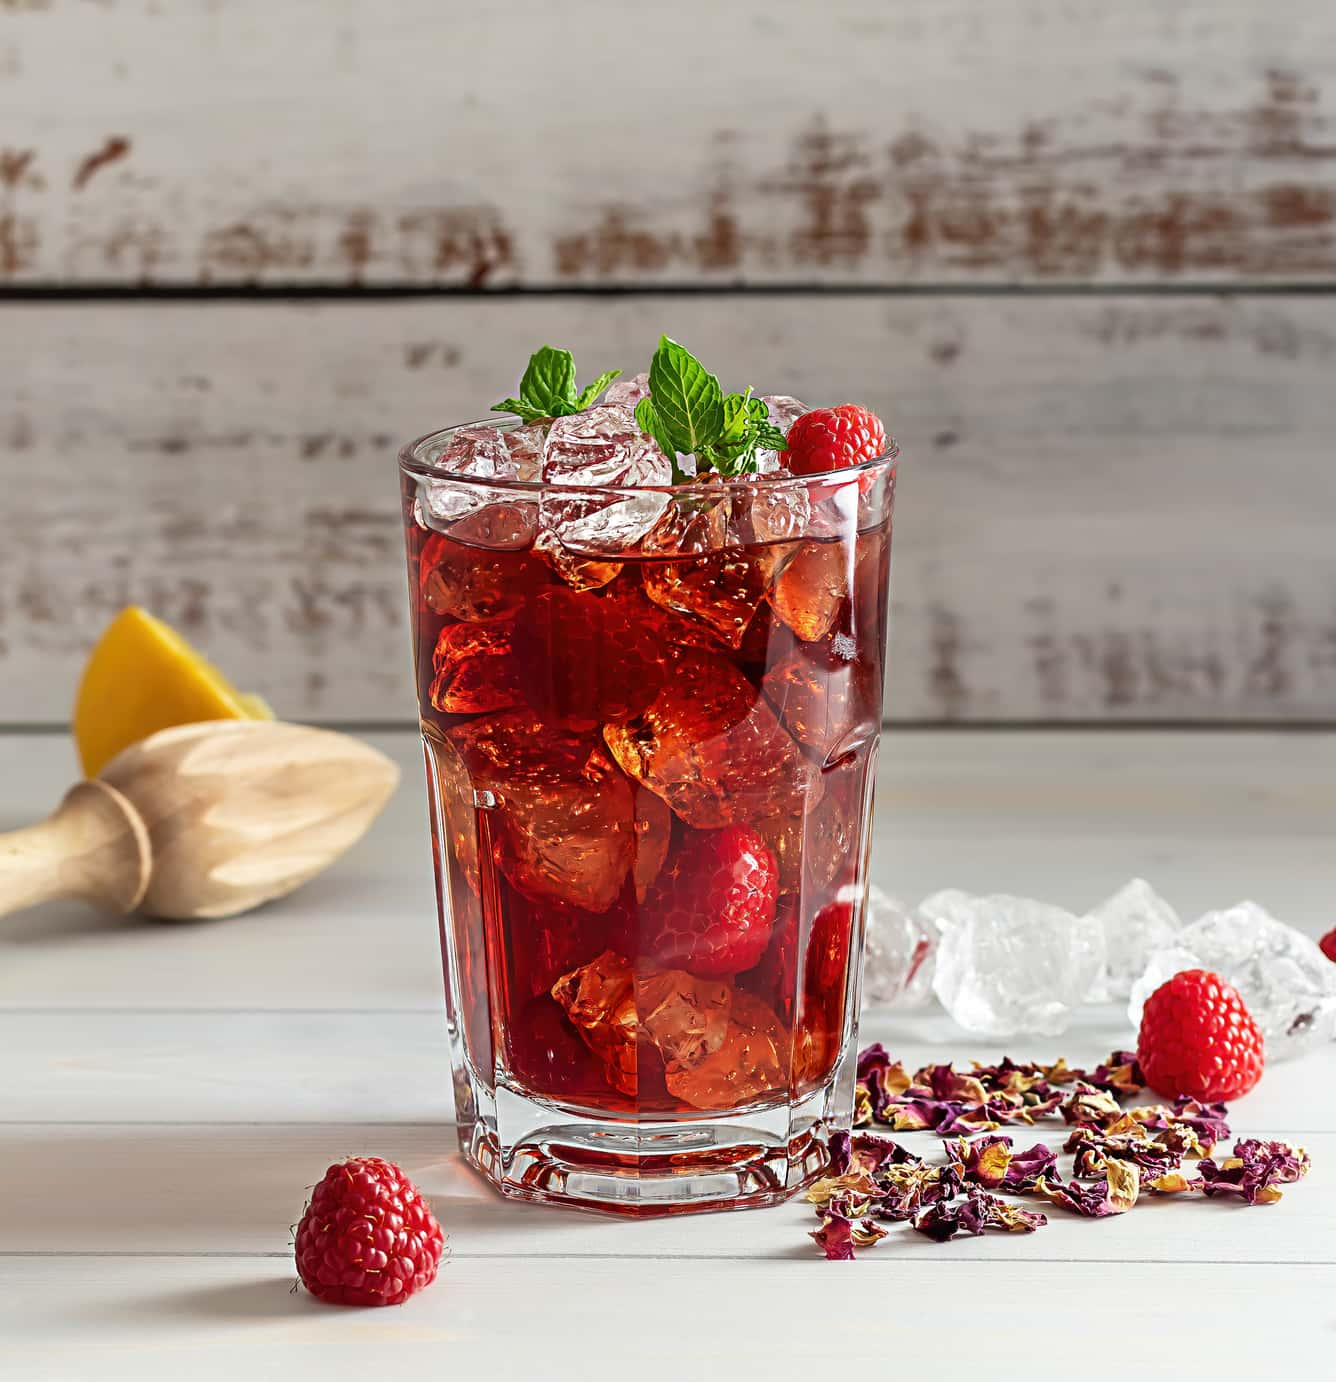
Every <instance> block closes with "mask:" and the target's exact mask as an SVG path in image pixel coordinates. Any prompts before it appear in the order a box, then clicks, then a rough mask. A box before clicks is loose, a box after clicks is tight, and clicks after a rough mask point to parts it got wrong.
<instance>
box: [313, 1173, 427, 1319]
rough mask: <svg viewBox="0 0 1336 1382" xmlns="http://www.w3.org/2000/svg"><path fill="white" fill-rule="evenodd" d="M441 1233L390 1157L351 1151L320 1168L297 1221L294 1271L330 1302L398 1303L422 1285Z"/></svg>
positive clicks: (415, 1188)
mask: <svg viewBox="0 0 1336 1382" xmlns="http://www.w3.org/2000/svg"><path fill="white" fill-rule="evenodd" d="M444 1247H445V1237H444V1235H443V1234H442V1233H441V1226H440V1224H438V1223H437V1222H436V1216H435V1215H434V1214H432V1212H431V1210H430V1208H429V1207H428V1206H427V1203H426V1201H425V1200H424V1199H423V1198H422V1195H421V1193H420V1192H419V1190H418V1188H417V1186H416V1185H414V1184H413V1182H412V1181H411V1180H409V1179H408V1177H407V1176H406V1175H404V1173H403V1172H402V1171H401V1170H400V1169H399V1167H397V1166H396V1165H395V1164H394V1163H393V1162H392V1161H383V1160H382V1159H381V1158H380V1157H378V1156H355V1157H349V1158H348V1160H347V1161H340V1162H337V1163H335V1165H333V1166H331V1167H330V1168H329V1170H328V1171H326V1172H325V1175H324V1179H322V1180H321V1182H320V1184H319V1185H317V1186H316V1187H315V1189H314V1190H313V1191H312V1192H311V1202H310V1203H309V1204H308V1205H307V1206H306V1212H305V1213H304V1214H303V1215H302V1217H301V1222H300V1223H299V1224H298V1225H297V1243H296V1257H297V1275H298V1276H299V1277H301V1281H302V1285H303V1286H305V1287H306V1289H307V1290H308V1291H310V1293H311V1294H312V1295H313V1296H316V1297H317V1298H318V1299H320V1300H324V1301H330V1302H332V1303H333V1304H336V1305H399V1304H400V1303H401V1302H403V1301H406V1300H407V1299H408V1297H409V1296H411V1295H413V1294H414V1293H416V1292H417V1291H420V1290H421V1289H422V1288H423V1287H424V1286H430V1285H431V1283H432V1282H433V1281H434V1280H435V1279H436V1269H437V1267H439V1266H440V1262H441V1253H442V1251H443V1250H444Z"/></svg>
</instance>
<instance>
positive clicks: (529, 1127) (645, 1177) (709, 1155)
mask: <svg viewBox="0 0 1336 1382" xmlns="http://www.w3.org/2000/svg"><path fill="white" fill-rule="evenodd" d="M842 1064H847V1062H845V1063H842ZM840 1073H842V1072H840ZM843 1083H844V1081H843V1080H841V1079H840V1078H839V1074H838V1073H837V1075H836V1076H835V1077H834V1078H832V1079H831V1080H830V1081H829V1083H828V1084H826V1085H825V1086H823V1087H821V1088H819V1089H817V1090H815V1091H813V1092H812V1093H810V1094H808V1095H806V1096H804V1097H803V1098H801V1099H798V1100H795V1101H793V1102H786V1103H781V1104H777V1105H771V1106H769V1107H755V1108H752V1109H746V1110H741V1111H739V1112H736V1113H730V1114H706V1113H696V1114H693V1115H689V1116H687V1115H684V1116H683V1117H681V1118H679V1119H676V1120H672V1121H668V1120H665V1119H650V1118H649V1117H645V1116H642V1118H641V1119H634V1118H626V1117H614V1116H612V1115H606V1116H603V1117H596V1116H591V1115H590V1114H589V1113H588V1112H587V1111H583V1112H577V1111H576V1110H574V1109H563V1108H561V1107H560V1106H558V1105H554V1104H549V1103H547V1102H546V1101H542V1100H537V1099H534V1098H531V1097H528V1096H525V1095H523V1094H518V1093H515V1092H513V1091H511V1090H508V1089H504V1088H500V1089H498V1090H497V1091H496V1094H495V1097H494V1098H493V1097H492V1096H491V1094H490V1092H485V1091H481V1090H478V1089H473V1090H468V1091H467V1093H466V1092H465V1091H464V1090H460V1089H459V1088H458V1087H457V1088H456V1098H457V1100H458V1102H459V1104H460V1106H461V1115H460V1120H459V1145H460V1150H461V1151H462V1152H463V1154H464V1158H465V1160H467V1161H468V1162H469V1164H470V1165H471V1166H473V1167H474V1168H475V1169H476V1170H477V1171H479V1172H480V1173H481V1174H482V1175H483V1177H484V1178H485V1179H486V1180H487V1181H489V1182H490V1183H491V1185H492V1186H493V1187H495V1188H496V1189H497V1190H499V1191H500V1192H501V1194H503V1195H506V1196H508V1197H511V1198H514V1199H521V1200H534V1201H538V1202H541V1203H544V1204H560V1205H569V1206H572V1207H574V1208H578V1209H586V1210H594V1211H598V1212H602V1213H606V1214H615V1215H621V1216H624V1217H631V1218H650V1217H656V1216H661V1215H667V1214H690V1213H701V1212H705V1211H709V1210H722V1209H756V1208H761V1207H763V1206H765V1205H774V1204H780V1203H781V1202H783V1201H784V1200H786V1199H788V1198H789V1197H790V1196H792V1195H794V1194H795V1193H797V1192H798V1191H800V1190H802V1189H804V1188H805V1187H807V1186H808V1185H811V1184H812V1182H813V1181H815V1180H817V1179H818V1178H819V1177H820V1176H822V1175H824V1174H825V1173H826V1168H827V1164H828V1154H827V1139H828V1138H829V1135H830V1134H831V1133H832V1132H835V1131H837V1130H839V1129H841V1128H847V1127H848V1126H849V1117H850V1107H851V1101H850V1100H846V1099H842V1098H840V1097H839V1095H840V1093H841V1092H842V1091H841V1088H840V1087H841V1085H842V1084H843ZM849 1092H850V1093H852V1089H850V1091H849ZM461 1093H465V1096H466V1097H465V1099H463V1100H459V1095H460V1094H461ZM480 1093H481V1094H483V1098H481V1099H479V1098H478V1097H477V1096H478V1095H479V1094H480ZM469 1095H471V1096H472V1098H471V1099H469V1097H468V1096H469ZM467 1104H471V1105H472V1111H471V1112H470V1114H469V1116H465V1113H464V1108H465V1106H466V1105H467Z"/></svg>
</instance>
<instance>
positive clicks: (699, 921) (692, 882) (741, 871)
mask: <svg viewBox="0 0 1336 1382" xmlns="http://www.w3.org/2000/svg"><path fill="white" fill-rule="evenodd" d="M778 900H779V865H778V863H777V862H776V860H775V856H774V854H773V853H772V852H771V850H770V847H769V846H768V845H767V844H766V842H765V840H764V839H763V838H762V837H761V834H760V832H759V831H757V830H754V829H753V828H752V827H751V826H749V825H729V826H725V827H724V829H722V830H701V831H695V832H693V833H692V834H690V835H689V836H688V837H687V839H686V840H685V841H684V843H683V845H682V846H681V847H680V849H679V851H678V854H677V857H676V858H674V859H671V860H670V861H669V862H668V864H667V866H666V867H665V868H664V870H663V872H662V873H661V874H660V875H659V879H658V881H657V882H656V883H655V885H654V887H653V888H652V889H651V891H650V894H649V897H648V898H647V899H646V912H647V914H648V917H649V919H650V920H649V922H648V927H649V930H648V938H649V944H650V948H651V950H652V951H653V953H654V958H655V960H656V961H657V962H658V963H659V964H661V965H663V966H664V967H665V968H668V969H685V970H687V971H689V972H690V973H692V974H695V975H697V976H699V977H701V978H716V977H719V976H721V975H731V974H739V973H741V972H742V971H743V970H744V969H751V968H752V966H753V965H755V964H756V963H757V962H758V961H759V960H760V958H761V956H762V955H763V954H764V953H765V948H766V945H767V943H768V942H769V940H770V932H771V929H772V928H773V926H774V923H775V907H776V904H777V902H778Z"/></svg>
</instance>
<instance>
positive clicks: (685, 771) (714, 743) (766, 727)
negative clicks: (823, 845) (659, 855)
mask: <svg viewBox="0 0 1336 1382" xmlns="http://www.w3.org/2000/svg"><path fill="white" fill-rule="evenodd" d="M603 737H604V739H605V740H606V741H607V744H608V747H609V748H610V749H611V750H612V754H613V757H614V758H616V760H617V762H618V763H619V764H620V765H621V768H622V770H623V771H624V772H626V773H627V774H629V775H630V776H631V777H633V778H634V779H635V780H636V781H637V782H639V783H641V784H643V785H644V786H645V787H648V788H649V789H650V791H652V792H655V793H657V794H658V795H659V796H661V797H662V798H663V799H664V800H665V801H666V802H667V803H668V805H669V806H671V807H672V808H673V810H674V811H675V812H676V813H677V814H678V815H679V816H680V817H681V818H682V819H683V820H684V821H685V822H686V823H687V824H688V825H691V826H695V827H696V828H697V829H701V830H710V829H715V828H717V827H719V826H722V825H731V824H733V823H735V822H750V821H757V820H760V819H761V818H762V817H765V816H772V815H777V814H781V813H801V811H802V809H803V806H804V803H805V802H807V801H808V800H809V799H813V800H814V799H815V796H816V794H817V792H818V791H819V788H818V787H817V786H816V782H815V779H816V769H815V767H814V766H813V765H812V764H811V763H809V762H808V761H807V760H806V759H805V758H804V757H803V755H802V753H801V752H800V751H799V749H798V746H797V745H796V744H795V743H794V742H793V740H792V739H791V738H790V737H789V736H788V734H787V733H785V731H784V729H783V727H782V726H781V725H780V723H779V721H778V720H777V719H776V718H775V715H774V712H773V711H772V710H771V709H770V707H769V706H768V705H767V704H766V703H765V701H764V700H763V699H761V698H760V696H759V694H758V692H757V690H756V688H755V687H754V686H753V685H752V684H751V683H750V682H749V681H748V680H747V678H746V677H744V676H743V675H742V673H741V672H739V671H738V670H737V668H736V667H734V666H733V665H732V664H731V663H730V662H727V661H725V660H724V659H723V658H720V657H716V656H714V655H712V654H710V653H707V652H700V651H695V650H689V651H684V652H683V653H682V655H681V657H680V659H679V661H678V662H677V664H676V666H675V668H674V669H673V672H672V674H671V675H670V676H669V678H668V679H667V681H666V682H665V683H664V685H663V687H662V688H661V689H660V691H659V693H658V695H657V696H656V697H655V698H654V700H653V701H651V702H650V704H649V705H648V706H647V707H646V708H645V710H644V711H642V712H641V713H640V714H639V715H637V716H634V717H633V718H631V719H630V720H627V721H624V722H621V723H617V724H608V725H605V726H604V729H603Z"/></svg>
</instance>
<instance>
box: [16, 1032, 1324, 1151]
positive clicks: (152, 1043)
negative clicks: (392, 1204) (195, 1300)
mask: <svg viewBox="0 0 1336 1382" xmlns="http://www.w3.org/2000/svg"><path fill="white" fill-rule="evenodd" d="M1135 1040H1136V1037H1135V1032H1134V1031H1133V1029H1132V1028H1131V1027H1130V1025H1129V1024H1128V1023H1127V1019H1126V1014H1125V1013H1124V1012H1123V1011H1121V1010H1120V1009H1119V1008H1116V1007H1114V1006H1113V1005H1109V1006H1100V1007H1092V1008H1088V1009H1085V1010H1083V1011H1082V1012H1081V1013H1079V1014H1078V1015H1077V1018H1076V1020H1075V1021H1074V1023H1073V1024H1072V1027H1071V1028H1070V1029H1069V1030H1068V1031H1067V1032H1065V1033H1063V1035H1061V1036H1057V1037H1018V1038H1016V1039H1015V1040H1012V1041H1006V1042H1001V1043H999V1042H993V1041H988V1040H985V1039H983V1038H980V1037H976V1036H970V1035H968V1034H966V1033H964V1032H962V1031H961V1030H960V1029H959V1028H958V1027H957V1026H956V1025H955V1024H954V1023H953V1022H952V1021H951V1020H950V1018H948V1017H947V1016H946V1014H945V1013H943V1012H941V1011H940V1009H937V1008H935V1007H934V1008H932V1009H925V1010H921V1011H916V1012H908V1013H907V1012H897V1011H895V1010H889V1011H888V1010H885V1009H873V1010H870V1011H868V1012H865V1013H864V1014H863V1019H862V1023H861V1025H860V1041H861V1042H862V1043H864V1044H866V1043H869V1042H873V1041H882V1042H885V1044H886V1045H887V1047H888V1048H889V1049H890V1051H891V1052H892V1053H893V1054H894V1055H895V1057H896V1058H897V1059H898V1060H901V1061H903V1062H904V1063H905V1066H906V1068H907V1069H910V1070H917V1069H919V1068H920V1067H921V1066H924V1065H929V1064H936V1063H938V1062H941V1061H950V1062H954V1063H955V1064H957V1065H959V1066H961V1067H962V1068H967V1067H968V1064H969V1062H970V1061H971V1060H978V1061H984V1062H987V1063H992V1062H994V1061H996V1060H998V1059H1000V1058H1001V1057H1002V1056H1004V1055H1011V1056H1012V1057H1014V1058H1016V1059H1026V1060H1028V1059H1034V1060H1042V1061H1051V1060H1053V1059H1055V1058H1056V1057H1058V1056H1063V1057H1065V1058H1066V1059H1067V1061H1068V1062H1069V1063H1070V1064H1072V1065H1084V1066H1087V1067H1088V1066H1092V1065H1095V1064H1098V1062H1099V1061H1101V1060H1103V1059H1104V1058H1105V1057H1106V1056H1107V1055H1108V1054H1109V1053H1110V1052H1111V1051H1113V1050H1116V1049H1122V1048H1125V1047H1128V1046H1132V1045H1135ZM449 1066H450V1054H449V1048H448V1045H447V1042H446V1036H445V1031H444V1023H443V1018H442V1015H441V1014H440V1013H435V1012H421V1013H389V1012H378V1013H359V1012H323V1013H315V1012H216V1011H215V1012H188V1011H183V1010H175V1011H169V1012H168V1011H156V1012H155V1011H142V1012H141V1011H100V1012H99V1011H93V1012H75V1011H71V1010H69V1009H62V1010H57V1011H54V1012H53V1011H40V1010H32V1009H26V1010H15V1009H9V1010H3V1009H0V1089H3V1090H4V1092H5V1093H4V1107H3V1110H0V1123H5V1122H10V1123H127V1124H140V1123H154V1124H173V1123H209V1124H213V1123H233V1124H236V1123H244V1124H259V1123H282V1124H311V1123H338V1124H344V1125H350V1126H351V1125H357V1126H363V1125H365V1126H366V1127H367V1128H372V1129H376V1128H383V1127H386V1126H387V1125H389V1124H394V1123H415V1124H431V1125H432V1126H438V1125H440V1124H442V1123H444V1122H446V1121H448V1120H449V1119H450V1117H451V1116H452V1111H451V1098H450V1088H449V1083H450V1081H449ZM1234 1115H1235V1123H1236V1126H1237V1128H1238V1129H1239V1130H1240V1131H1243V1132H1246V1133H1248V1134H1249V1135H1254V1134H1255V1135H1258V1136H1263V1135H1265V1136H1270V1137H1279V1138H1298V1139H1299V1140H1301V1141H1302V1140H1303V1139H1305V1138H1307V1137H1310V1136H1312V1135H1314V1134H1317V1133H1333V1134H1336V1047H1333V1048H1330V1049H1328V1048H1327V1047H1322V1048H1321V1049H1319V1050H1318V1051H1315V1052H1313V1053H1311V1054H1310V1055H1308V1056H1306V1057H1305V1058H1304V1059H1301V1060H1291V1061H1280V1062H1273V1063H1272V1064H1271V1065H1269V1066H1268V1067H1267V1070H1266V1075H1265V1078H1264V1079H1263V1081H1262V1083H1261V1084H1260V1085H1259V1086H1258V1087H1257V1089H1256V1090H1254V1091H1253V1092H1252V1093H1251V1094H1250V1095H1248V1096H1247V1098H1246V1099H1243V1100H1241V1101H1239V1102H1238V1103H1237V1104H1236V1105H1235V1109H1234ZM362 1135H363V1136H366V1137H370V1136H372V1133H370V1132H365V1133H363V1134H362ZM1019 1135H1020V1136H1021V1137H1022V1138H1026V1137H1028V1136H1029V1134H1028V1132H1027V1131H1026V1130H1025V1129H1021V1130H1020V1133H1019ZM442 1137H443V1143H442V1145H447V1144H448V1137H449V1134H444V1133H443V1134H442Z"/></svg>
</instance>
